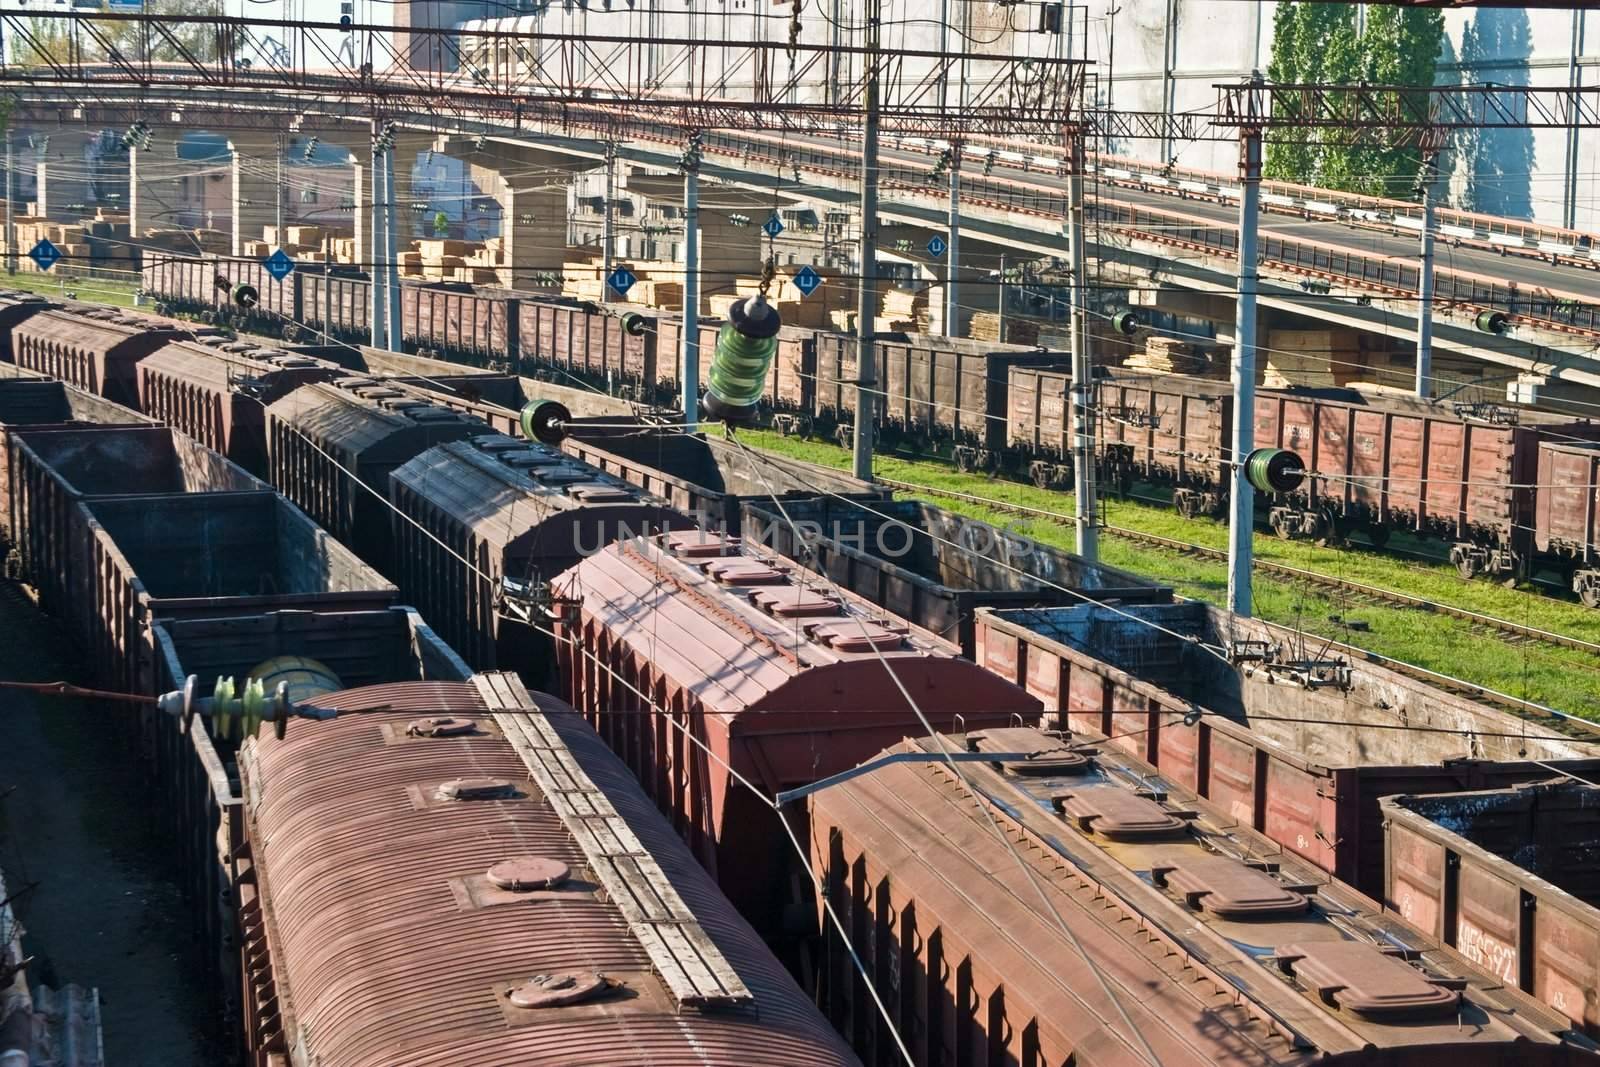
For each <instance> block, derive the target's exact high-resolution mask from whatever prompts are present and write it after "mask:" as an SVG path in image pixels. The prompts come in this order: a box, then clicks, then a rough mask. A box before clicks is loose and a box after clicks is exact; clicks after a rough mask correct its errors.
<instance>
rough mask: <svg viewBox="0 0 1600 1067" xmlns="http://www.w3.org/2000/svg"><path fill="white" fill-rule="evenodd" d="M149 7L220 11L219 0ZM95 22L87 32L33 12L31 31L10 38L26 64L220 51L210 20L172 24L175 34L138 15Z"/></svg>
mask: <svg viewBox="0 0 1600 1067" xmlns="http://www.w3.org/2000/svg"><path fill="white" fill-rule="evenodd" d="M144 10H145V12H146V13H147V14H151V15H204V16H212V15H216V14H217V6H216V3H215V0H145V4H144ZM93 28H94V31H95V32H94V33H87V32H84V30H83V28H82V27H77V28H75V27H74V26H73V24H72V23H71V22H69V21H68V20H66V19H53V18H44V17H36V18H30V19H28V26H27V35H26V36H23V37H13V38H12V40H11V42H10V44H11V50H12V55H13V59H14V61H15V62H16V63H18V64H20V65H22V66H43V65H45V64H47V63H49V62H52V61H54V62H67V61H71V60H81V61H83V62H88V63H100V62H107V61H116V60H122V61H125V62H143V61H145V60H152V61H155V62H158V63H173V62H182V61H185V60H186V59H188V58H189V57H193V58H194V59H197V60H200V61H201V62H206V61H211V60H215V59H216V58H217V56H218V48H217V44H218V36H217V32H216V29H215V27H213V26H208V25H205V24H200V23H195V24H187V25H170V26H168V27H167V30H168V33H169V34H170V37H171V39H170V40H169V39H168V37H167V36H164V35H163V34H161V33H159V32H156V31H154V30H150V29H148V28H146V27H145V26H143V25H141V24H140V23H137V22H133V21H111V20H107V21H103V22H101V21H96V22H95V23H94V24H93ZM239 51H240V52H241V53H243V52H247V51H248V49H243V48H241V49H240V50H239ZM185 53H187V55H185Z"/></svg>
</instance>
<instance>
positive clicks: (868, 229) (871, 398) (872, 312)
mask: <svg viewBox="0 0 1600 1067" xmlns="http://www.w3.org/2000/svg"><path fill="white" fill-rule="evenodd" d="M866 9H867V27H866V29H867V34H866V36H867V47H866V52H865V54H864V55H863V56H862V61H863V62H864V63H865V64H866V69H865V70H864V71H863V72H862V73H863V76H864V77H865V78H866V97H865V102H866V114H865V116H863V121H862V125H861V300H860V302H859V303H858V304H857V305H856V439H855V475H856V477H857V478H860V479H861V480H862V481H867V482H870V481H872V437H873V432H874V430H876V429H877V427H876V426H875V425H874V423H873V418H874V413H875V412H876V410H877V404H876V403H875V401H876V395H877V389H878V380H877V379H878V372H877V362H878V360H877V352H876V351H875V350H874V348H873V344H874V341H873V332H874V331H873V327H874V326H875V325H876V323H875V322H874V320H875V319H876V317H877V308H878V287H877V278H876V277H875V275H876V274H877V270H878V40H879V34H880V32H881V26H880V24H879V22H880V18H881V15H882V0H867V3H866Z"/></svg>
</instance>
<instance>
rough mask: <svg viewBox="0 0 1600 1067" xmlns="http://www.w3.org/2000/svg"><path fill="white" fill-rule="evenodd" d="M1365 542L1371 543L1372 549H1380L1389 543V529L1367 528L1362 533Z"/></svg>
mask: <svg viewBox="0 0 1600 1067" xmlns="http://www.w3.org/2000/svg"><path fill="white" fill-rule="evenodd" d="M1363 532H1364V533H1365V534H1366V535H1367V540H1369V541H1371V542H1372V547H1373V548H1382V547H1384V546H1385V545H1387V544H1388V543H1389V527H1387V526H1368V527H1367V528H1366V529H1365V530H1364V531H1363Z"/></svg>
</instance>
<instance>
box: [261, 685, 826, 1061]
mask: <svg viewBox="0 0 1600 1067" xmlns="http://www.w3.org/2000/svg"><path fill="white" fill-rule="evenodd" d="M481 679H482V676H480V679H479V681H481ZM318 703H319V704H324V705H327V706H331V707H343V708H346V709H348V708H360V707H372V706H374V705H383V706H387V707H388V708H390V709H391V710H389V711H387V712H382V713H376V714H364V715H349V716H344V717H340V718H338V719H336V720H333V721H330V722H322V723H317V724H314V725H309V726H306V725H302V724H296V725H295V726H292V727H291V729H290V730H289V734H288V738H287V739H286V740H285V741H281V742H280V741H276V740H274V739H272V738H271V736H270V733H271V732H270V731H264V732H263V733H262V735H261V737H260V738H258V739H255V740H252V741H250V742H248V743H247V745H246V746H245V748H244V750H243V754H242V759H241V770H242V773H243V783H244V788H243V792H244V795H245V802H246V805H247V811H248V817H249V821H250V833H251V841H252V847H253V852H252V859H253V862H254V865H255V866H254V869H255V873H256V877H257V881H258V885H259V890H260V894H261V900H262V902H263V907H264V912H265V916H266V929H267V936H268V946H269V950H270V952H271V956H272V966H273V974H274V978H275V980H276V982H277V987H276V992H277V995H278V1000H279V1006H280V1010H281V1012H282V1021H283V1022H282V1024H283V1026H284V1037H285V1039H286V1044H287V1046H288V1047H289V1048H291V1049H296V1050H298V1053H299V1054H298V1055H296V1057H295V1059H294V1061H293V1062H295V1063H296V1064H320V1065H321V1067H395V1065H399V1064H405V1065H406V1067H460V1065H463V1064H471V1065H473V1067H539V1065H544V1064H548V1065H551V1067H556V1065H559V1067H582V1065H586V1064H587V1065H597V1067H598V1065H616V1064H635V1063H640V1064H642V1063H649V1064H684V1065H687V1064H720V1065H727V1067H747V1065H752V1064H778V1063H781V1064H786V1065H795V1067H801V1065H810V1064H829V1065H844V1064H854V1063H855V1062H856V1060H855V1059H854V1057H853V1056H852V1055H851V1054H850V1053H849V1051H848V1050H847V1049H846V1048H845V1046H844V1045H843V1043H842V1042H841V1041H840V1039H839V1038H838V1037H837V1035H836V1034H835V1033H834V1031H833V1030H832V1028H831V1027H830V1026H829V1025H828V1024H827V1023H826V1022H825V1021H824V1020H823V1018H822V1017H821V1016H820V1015H819V1014H818V1013H817V1012H816V1011H815V1009H814V1008H813V1007H812V1005H811V1003H810V1002H809V1001H808V1000H807V998H806V997H805V996H804V995H802V993H801V992H800V990H799V988H798V987H796V986H795V984H794V983H793V981H792V980H791V979H790V978H789V976H788V975H787V974H786V973H785V972H784V970H783V969H782V967H781V966H780V965H779V963H778V962H777V961H776V959H774V958H773V956H772V955H771V954H770V953H769V952H768V951H767V949H766V947H765V946H764V945H763V944H762V942H761V941H760V940H759V939H758V938H757V937H756V935H755V933H754V931H752V930H751V929H750V927H749V926H748V925H747V924H746V923H745V922H744V921H743V920H742V919H741V918H739V916H738V915H737V914H736V913H735V912H734V911H733V909H732V907H731V905H729V904H728V902H727V901H726V900H725V899H724V898H723V897H722V896H721V895H720V894H719V893H718V892H717V890H716V888H715V887H714V885H713V884H712V882H711V880H710V878H709V877H708V876H707V875H706V874H705V873H704V872H703V871H702V870H701V869H700V867H699V866H698V865H697V864H696V863H695V861H694V859H693V858H692V857H691V856H690V854H689V852H688V850H687V848H686V846H685V845H684V844H683V842H682V841H681V840H680V839H679V838H678V837H677V836H676V834H675V833H674V832H673V830H672V829H671V827H670V826H669V825H668V824H667V823H666V821H665V820H664V819H663V818H662V817H661V816H660V815H658V814H657V813H656V811H655V810H654V807H653V806H652V805H651V803H650V801H649V800H648V799H647V798H646V797H645V796H644V794H643V792H642V791H641V790H640V788H639V786H638V785H637V784H636V783H635V782H634V780H633V778H632V777H631V776H630V775H629V773H628V771H627V770H626V768H625V767H624V766H623V765H622V763H621V762H620V761H619V760H618V759H617V757H615V756H614V755H612V754H611V752H610V751H609V750H607V749H606V747H605V745H604V744H603V743H602V742H601V740H600V739H599V737H598V736H597V735H595V733H594V732H593V730H592V729H590V727H589V726H588V725H587V724H585V723H584V722H583V721H582V720H581V719H579V718H578V716H577V715H576V714H574V713H573V712H572V711H571V709H570V708H568V707H566V706H565V705H563V704H562V703H561V702H560V701H557V700H555V699H554V698H551V697H547V696H544V695H538V696H536V697H532V703H533V704H534V705H535V706H536V707H537V708H538V709H539V712H541V713H542V714H532V715H530V714H526V713H522V714H519V715H518V717H517V718H516V719H515V720H514V721H508V720H505V719H501V720H496V719H495V718H493V717H491V716H490V715H489V713H488V708H487V706H486V703H485V700H484V698H483V697H482V696H480V694H479V691H478V689H477V688H475V687H474V685H473V684H471V683H452V682H414V683H401V684H394V685H386V686H374V687H371V688H368V689H358V690H349V691H346V692H344V693H341V694H334V695H332V696H328V697H320V698H318ZM501 706H505V705H501ZM418 715H425V716H439V715H454V716H464V717H471V718H473V719H474V720H475V722H476V723H477V724H478V725H477V728H476V730H475V732H474V735H472V736H462V737H434V738H421V737H410V736H408V735H407V733H406V726H407V723H408V721H410V720H412V719H413V718H415V717H416V716H418ZM533 722H537V723H538V724H540V725H539V727H538V728H539V729H541V730H547V731H553V734H551V733H545V734H542V735H540V736H543V737H545V738H546V741H547V743H548V745H549V746H550V748H547V749H545V750H544V754H546V755H548V754H551V753H552V752H554V750H557V749H559V750H561V751H562V752H564V753H566V754H568V755H570V757H571V758H572V759H573V760H575V761H576V766H577V767H579V768H581V772H582V773H583V774H586V776H587V778H588V779H589V782H590V783H591V785H592V786H593V787H594V788H595V789H597V790H598V791H599V794H601V795H603V798H604V799H603V800H602V801H601V803H602V804H604V803H609V804H610V805H611V807H612V808H614V815H615V816H617V817H619V818H620V819H621V820H622V823H623V824H625V826H626V828H627V831H631V833H632V834H633V835H635V836H636V837H637V840H638V842H639V843H640V845H641V846H642V848H643V855H641V856H639V857H638V862H639V863H640V864H641V865H646V864H648V863H650V862H653V863H654V864H655V865H657V866H658V868H659V873H660V875H662V876H664V879H665V883H666V884H667V885H669V886H670V888H669V889H665V890H664V891H665V892H667V893H668V895H669V896H670V895H671V894H673V893H675V894H676V897H677V898H678V899H679V900H680V902H681V906H682V907H683V908H686V909H687V911H688V913H690V915H691V916H692V918H690V919H689V921H690V922H691V923H692V924H693V925H694V927H697V928H698V929H699V930H701V931H703V934H704V936H705V937H707V938H709V943H710V945H711V948H710V949H709V950H708V951H710V952H711V956H710V957H708V959H716V958H720V959H721V960H724V961H726V964H727V965H728V966H730V967H731V968H732V970H733V971H734V972H735V973H736V975H737V981H738V983H742V987H743V988H744V989H745V990H747V991H748V993H749V995H750V997H751V998H752V999H751V1001H750V1002H749V1003H747V1004H746V1005H745V1006H743V1007H737V1008H732V1009H701V1008H695V1007H689V1006H680V1004H679V1003H677V1002H676V1000H675V998H674V996H673V995H672V993H671V991H670V990H669V989H668V987H667V985H666V983H665V982H664V981H663V978H662V977H660V976H659V975H658V974H657V973H656V972H653V971H652V960H653V959H655V958H656V957H654V956H652V955H651V954H649V951H648V950H647V949H646V948H645V947H644V946H645V944H646V942H645V940H644V937H645V936H648V935H640V936H636V935H635V934H634V933H633V932H631V931H630V925H629V922H628V921H627V920H626V919H625V908H624V907H623V906H620V905H619V903H618V902H617V900H616V899H615V897H614V896H613V895H611V894H602V893H599V892H597V891H596V889H597V884H596V883H597V882H598V881H600V880H601V877H602V873H601V868H600V866H599V864H598V862H597V861H596V860H595V859H594V857H595V856H596V852H595V849H596V848H597V847H600V846H597V845H595V844H593V843H589V844H582V843H580V840H579V839H578V838H577V837H575V836H574V834H573V832H571V831H570V830H569V829H568V825H567V824H565V823H564V821H563V817H562V816H561V815H559V814H558V812H557V810H556V807H557V802H555V800H554V798H552V797H549V796H548V795H547V794H545V793H544V792H543V790H542V789H541V788H540V786H539V785H538V784H537V783H538V782H539V781H540V780H541V779H540V778H539V777H538V769H537V767H536V766H535V764H534V763H533V762H525V759H524V757H523V756H519V753H518V751H517V750H516V749H514V747H513V744H512V743H511V742H510V741H508V740H507V738H506V736H505V735H504V733H503V732H502V727H501V726H500V725H497V723H505V724H506V725H507V726H514V727H515V728H516V730H517V731H518V734H519V736H522V735H521V733H520V732H521V731H522V729H523V724H525V723H533ZM528 736H531V734H530V735H528ZM484 776H489V777H495V778H501V779H505V780H507V781H509V782H511V783H514V787H515V789H516V790H517V792H518V794H519V795H518V796H517V797H516V798H514V799H486V800H456V801H451V800H441V799H439V797H438V794H437V793H436V790H437V789H438V787H439V785H440V784H441V783H443V782H448V781H451V780H454V779H458V778H479V777H484ZM529 856H539V857H545V858H548V859H553V860H556V861H559V862H560V863H562V864H565V865H567V867H568V868H570V870H571V874H572V880H571V881H570V882H568V883H566V884H565V885H562V886H560V887H558V888H553V889H545V890H540V891H536V892H530V893H526V894H524V895H521V896H518V895H515V894H512V893H509V892H507V891H505V890H497V889H496V888H495V887H494V886H493V884H491V883H490V882H489V881H488V880H487V878H486V877H485V872H486V871H487V870H488V869H489V868H490V867H491V866H493V865H495V864H497V863H500V862H502V861H505V860H508V859H511V858H515V857H529ZM608 869H609V868H608ZM719 954H720V957H719ZM596 971H598V972H603V973H604V974H606V975H608V976H610V977H612V978H614V979H619V980H621V981H622V982H624V983H625V987H626V988H625V990H624V991H622V992H621V993H619V994H614V995H612V996H609V997H606V998H604V999H601V1000H598V1001H594V1002H592V1003H579V1004H575V1005H572V1006H566V1007H544V1008H516V1007H512V1006H511V1005H510V1003H509V1001H508V999H507V996H506V991H507V989H508V988H509V987H511V986H513V985H514V984H516V983H519V982H522V981H525V980H527V979H530V978H532V977H534V976H535V975H551V974H558V973H568V972H583V973H588V972H596Z"/></svg>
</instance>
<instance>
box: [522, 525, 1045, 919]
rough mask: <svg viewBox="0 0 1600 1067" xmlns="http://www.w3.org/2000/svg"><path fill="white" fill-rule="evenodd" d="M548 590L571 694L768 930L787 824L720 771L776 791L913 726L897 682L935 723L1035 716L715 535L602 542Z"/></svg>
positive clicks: (881, 622) (788, 570) (920, 635)
mask: <svg viewBox="0 0 1600 1067" xmlns="http://www.w3.org/2000/svg"><path fill="white" fill-rule="evenodd" d="M553 592H554V594H555V597H556V611H557V624H556V631H557V634H558V638H557V642H556V650H557V656H558V657H559V661H560V664H561V674H562V677H563V679H564V681H565V684H566V686H567V687H568V688H567V692H568V693H569V694H570V700H571V702H572V704H573V706H574V707H576V708H578V709H579V710H580V711H581V712H583V714H584V715H585V716H587V717H588V718H589V719H590V721H591V722H593V723H594V724H595V726H596V728H597V729H599V731H600V733H601V735H602V736H604V737H605V738H606V740H607V742H608V743H610V745H611V747H612V748H613V749H615V750H616V751H617V753H618V754H620V755H621V756H622V757H623V759H624V760H626V761H627V763H628V765H629V766H630V767H631V768H632V769H633V772H634V774H636V775H637V776H638V777H639V780H640V781H642V782H643V783H645V788H646V790H647V791H648V792H649V793H650V794H651V795H652V796H654V797H655V799H656V802H657V804H659V805H660V806H661V808H662V810H664V811H666V812H667V813H668V814H669V816H670V817H671V818H672V820H673V824H674V825H675V826H676V827H677V829H678V831H679V832H680V833H682V834H683V835H684V836H685V838H686V839H687V840H688V841H689V842H690V844H691V845H692V846H693V847H694V850H695V853H696V855H698V856H699V857H700V859H701V862H703V863H704V864H705V865H706V867H707V869H709V870H711V871H712V872H713V873H714V874H715V875H716V877H717V880H718V882H719V883H720V884H721V885H722V887H723V889H724V891H726V892H727V893H728V895H729V896H730V897H731V898H732V899H733V901H734V903H735V904H736V905H738V907H739V909H740V911H741V912H742V913H743V914H744V915H746V916H748V917H751V919H752V921H753V922H755V924H756V926H757V927H758V928H762V929H764V930H767V931H775V930H777V928H778V926H779V922H778V920H779V915H780V913H781V910H782V904H781V901H782V899H783V897H784V889H783V886H784V884H785V883H784V871H785V864H784V862H783V859H782V856H783V853H782V851H781V850H779V849H775V848H773V847H772V842H773V841H774V840H781V836H780V835H781V833H782V829H781V827H780V825H779V823H778V819H777V816H776V814H775V813H774V812H773V810H772V809H771V808H770V807H769V806H768V805H767V804H766V803H764V802H763V801H762V799H761V798H760V797H759V796H757V795H756V794H754V793H752V792H751V790H750V789H749V788H744V787H742V786H741V785H740V783H739V782H738V780H736V779H735V778H734V777H733V775H735V774H738V775H741V776H743V778H744V779H747V780H748V781H749V782H752V783H754V786H753V788H754V789H757V790H759V791H760V792H761V793H763V794H765V795H767V796H771V795H773V794H774V793H776V792H777V791H778V790H781V789H787V788H791V787H793V786H796V785H804V784H806V783H809V782H813V781H816V780H817V779H819V778H822V777H825V776H827V775H829V774H833V773H835V772H837V771H842V770H844V769H845V768H847V767H850V766H853V765H854V764H855V763H857V762H858V761H860V760H861V759H863V758H865V757H866V756H867V755H869V754H871V753H873V752H876V751H878V750H879V749H881V748H882V747H883V746H884V745H885V744H886V743H888V742H889V741H892V740H895V739H898V738H900V737H902V736H904V734H905V733H906V732H907V731H917V730H920V729H921V725H920V720H919V718H918V716H917V714H916V710H915V709H914V708H913V707H912V706H910V705H909V704H908V703H907V699H906V696H905V694H904V693H902V692H901V690H900V685H904V686H906V687H907V689H908V690H909V692H910V694H911V699H912V700H913V701H915V702H916V703H917V705H918V707H920V708H921V709H922V711H923V712H925V713H926V714H927V715H928V716H930V717H931V718H932V719H933V720H935V721H937V722H943V723H948V722H950V721H951V719H952V717H959V716H966V717H967V719H968V721H969V722H973V723H979V722H982V723H1003V722H1006V721H1007V720H1008V719H1009V718H1011V717H1012V716H1015V715H1022V716H1024V717H1026V718H1033V717H1035V716H1037V715H1038V702H1037V701H1036V700H1035V699H1034V698H1032V697H1030V696H1028V695H1027V694H1025V693H1024V692H1022V690H1021V689H1019V688H1018V687H1016V686H1014V685H1012V684H1011V683H1010V682H1007V681H1002V680H1001V679H1000V678H998V677H996V676H995V675H993V674H991V673H989V672H988V671H985V670H982V669H981V668H979V667H978V666H977V665H976V664H974V663H972V662H971V661H969V660H965V659H961V658H960V657H958V656H957V655H956V651H957V650H956V648H955V646H954V645H951V644H948V643H946V642H944V641H942V640H940V639H938V638H936V637H935V636H933V635H932V634H930V633H928V632H927V631H925V630H922V629H920V628H917V627H914V626H910V625H909V624H907V623H905V622H904V621H902V620H900V619H897V618H894V617H893V616H890V615H887V614H885V613H884V612H883V611H882V610H881V609H879V608H876V607H874V606H872V605H869V604H867V603H866V602H865V601H863V600H861V599H859V598H857V597H856V596H854V595H853V594H850V593H835V592H832V591H830V590H828V589H827V588H826V587H825V586H824V585H823V584H822V583H820V582H819V581H818V580H816V579H815V578H813V577H812V576H811V575H810V574H809V572H807V571H804V570H803V569H801V568H798V567H796V566H795V565H794V564H793V563H790V562H789V561H787V560H783V559H781V558H779V557H777V556H775V555H773V554H771V553H767V552H764V551H761V550H759V549H757V548H755V547H754V546H750V545H741V544H740V542H738V541H737V540H733V539H728V538H723V537H721V536H720V535H718V534H715V533H710V532H706V531H686V532H680V533H671V534H666V535H664V536H662V537H658V538H654V539H651V540H650V541H647V542H642V543H641V542H631V541H630V542H623V543H621V544H617V545H613V546H611V547H610V548H607V549H606V550H605V551H603V552H601V553H599V554H598V555H595V556H590V557H589V558H588V559H586V560H584V561H583V562H582V563H580V564H578V566H576V567H574V568H573V569H572V570H570V571H568V572H567V573H566V574H564V575H562V577H561V578H560V579H558V580H557V581H556V583H555V586H554V589H553ZM613 672H615V677H613ZM897 679H898V683H899V684H897ZM675 724H676V725H675ZM680 728H682V729H687V730H690V731H693V736H695V737H696V738H698V739H699V740H700V741H701V742H702V743H703V744H704V745H705V746H706V749H707V751H701V750H700V749H698V748H696V747H695V745H694V744H693V743H692V742H690V741H688V740H687V739H686V738H685V736H684V735H683V734H682V733H681V732H679V730H680ZM730 767H731V770H730V769H729V768H730Z"/></svg>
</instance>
